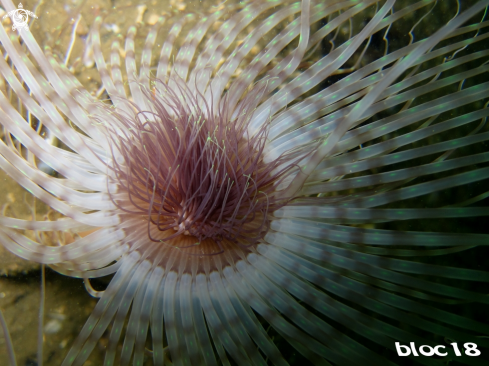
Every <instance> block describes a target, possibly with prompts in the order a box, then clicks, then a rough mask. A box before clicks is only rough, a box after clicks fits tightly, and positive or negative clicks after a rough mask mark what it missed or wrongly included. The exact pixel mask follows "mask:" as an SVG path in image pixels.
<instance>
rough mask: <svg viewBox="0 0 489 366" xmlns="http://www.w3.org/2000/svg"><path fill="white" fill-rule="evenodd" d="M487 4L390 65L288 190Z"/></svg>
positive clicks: (450, 24)
mask: <svg viewBox="0 0 489 366" xmlns="http://www.w3.org/2000/svg"><path fill="white" fill-rule="evenodd" d="M486 6H487V3H486V2H484V1H482V2H479V3H477V4H476V5H474V6H473V7H471V8H470V9H468V10H466V11H465V12H464V13H462V14H461V15H459V16H457V17H455V18H454V19H452V21H450V22H449V23H448V24H446V25H445V26H443V27H442V28H441V29H440V30H438V31H437V32H436V33H435V34H433V35H432V36H431V37H429V38H427V39H426V41H425V42H422V43H421V44H420V45H419V46H418V47H416V48H415V49H414V50H413V51H412V52H411V53H410V54H409V55H408V56H407V57H405V58H404V59H403V60H401V61H400V62H399V63H398V64H396V65H394V66H393V67H392V68H391V69H389V71H388V73H387V74H386V76H385V77H383V78H382V79H381V81H379V83H378V84H376V85H375V86H374V87H373V88H372V90H371V91H370V92H369V93H368V94H367V95H366V96H365V97H364V98H362V100H361V101H360V102H359V103H358V104H356V105H355V108H353V109H352V110H351V112H350V113H348V115H347V116H345V117H344V118H342V120H341V124H339V126H338V127H336V128H335V130H334V131H333V132H332V133H331V134H330V135H329V136H328V138H327V139H326V141H324V143H323V144H322V146H321V147H320V148H318V149H317V151H316V152H314V154H313V155H312V157H311V159H310V161H309V163H308V165H307V167H305V168H304V169H302V171H301V173H300V174H299V175H298V176H297V179H296V180H295V181H294V182H293V183H292V184H290V186H289V187H288V188H287V193H289V194H290V193H291V192H297V190H298V189H300V186H301V185H302V184H303V183H304V181H305V180H306V179H307V177H308V176H309V175H310V174H311V173H312V171H313V170H314V169H315V168H316V166H317V165H318V164H319V163H320V162H321V160H323V159H324V157H326V156H327V155H329V154H330V153H331V151H332V150H333V149H334V147H335V145H336V143H337V142H338V141H339V140H340V138H341V137H342V136H343V135H344V134H345V132H346V131H348V129H350V128H352V127H353V126H355V125H356V124H357V123H358V121H359V120H360V119H361V116H362V115H363V113H364V112H365V110H366V109H367V108H369V107H370V106H371V105H372V104H373V103H374V102H375V101H376V100H377V98H378V97H379V96H380V94H381V93H382V92H383V91H384V90H385V89H386V88H387V87H388V86H389V85H391V84H392V82H393V81H394V80H395V79H396V78H397V77H399V76H400V75H401V74H402V73H403V72H404V71H405V70H406V69H408V68H409V67H411V66H412V65H413V64H414V63H415V61H416V60H417V59H418V58H419V57H420V56H422V55H423V54H425V53H426V52H427V51H429V50H431V49H432V48H433V47H434V46H435V45H436V44H438V43H439V42H440V41H441V40H443V39H444V38H445V37H446V36H447V34H450V33H451V32H453V31H454V30H456V29H457V28H458V27H460V26H461V25H462V24H463V23H465V22H466V21H467V20H469V19H470V18H472V17H473V16H474V15H475V14H477V13H478V12H479V11H481V10H482V9H484V8H485V7H486ZM379 13H380V12H379ZM377 15H378V14H377Z"/></svg>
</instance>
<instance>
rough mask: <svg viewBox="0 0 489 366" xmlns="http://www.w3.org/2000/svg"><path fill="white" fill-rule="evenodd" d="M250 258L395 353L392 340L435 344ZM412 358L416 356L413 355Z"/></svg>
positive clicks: (294, 290) (325, 311) (332, 315)
mask: <svg viewBox="0 0 489 366" xmlns="http://www.w3.org/2000/svg"><path fill="white" fill-rule="evenodd" d="M248 259H249V261H250V263H251V264H252V265H253V266H254V267H255V268H256V269H257V270H259V271H261V272H262V273H263V274H264V275H266V276H267V277H268V278H270V280H272V281H274V282H275V283H276V284H277V285H280V286H282V288H284V289H286V290H287V291H288V292H290V293H291V294H292V295H294V296H295V297H297V298H298V299H300V300H301V301H303V302H304V303H307V304H308V305H310V306H312V307H314V308H315V309H316V310H318V311H319V312H321V313H322V314H324V315H325V316H327V317H328V318H330V319H332V320H334V321H336V322H339V323H341V324H343V325H345V326H347V327H348V328H349V329H351V330H353V331H355V332H356V333H358V334H359V335H362V336H364V337H366V338H368V339H371V340H374V341H375V342H376V343H378V344H380V345H382V346H384V347H387V348H389V349H392V350H393V349H394V348H395V347H394V344H393V342H392V339H396V340H399V341H403V342H413V341H414V342H416V343H422V344H431V345H435V343H434V342H432V341H429V340H426V339H423V338H421V337H419V336H417V335H416V334H413V333H410V332H408V331H405V330H403V329H400V328H397V327H395V326H392V325H390V324H388V323H386V322H384V321H381V320H379V319H376V318H375V317H372V316H369V315H366V314H363V313H362V312H360V311H358V310H356V309H354V308H352V307H350V306H348V305H346V304H343V303H341V302H339V301H337V300H335V299H334V298H333V297H331V296H329V295H328V294H327V293H324V292H322V291H318V290H317V289H316V288H314V287H313V286H311V284H310V283H309V282H305V281H304V280H301V279H299V278H297V277H296V276H294V275H293V273H291V272H289V271H287V270H284V269H283V268H281V267H279V266H277V265H276V264H275V263H273V262H272V261H269V260H267V259H266V258H264V257H262V256H257V255H250V256H248ZM410 357H413V356H412V355H411V356H410ZM415 360H417V359H415ZM422 361H425V362H423V363H424V364H427V365H433V364H438V363H437V362H434V361H432V360H429V359H424V360H422Z"/></svg>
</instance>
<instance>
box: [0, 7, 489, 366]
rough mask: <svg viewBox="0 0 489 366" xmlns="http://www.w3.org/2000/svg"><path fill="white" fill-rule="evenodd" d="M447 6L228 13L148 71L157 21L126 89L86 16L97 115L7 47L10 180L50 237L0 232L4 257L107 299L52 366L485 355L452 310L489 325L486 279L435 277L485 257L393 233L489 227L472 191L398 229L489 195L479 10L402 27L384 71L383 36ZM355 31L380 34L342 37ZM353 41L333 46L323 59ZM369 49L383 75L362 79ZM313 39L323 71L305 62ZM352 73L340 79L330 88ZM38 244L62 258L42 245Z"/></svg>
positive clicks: (451, 237) (8, 223) (477, 242)
mask: <svg viewBox="0 0 489 366" xmlns="http://www.w3.org/2000/svg"><path fill="white" fill-rule="evenodd" d="M2 4H3V6H4V8H5V9H6V10H7V11H10V10H13V9H15V6H14V5H13V4H12V2H10V1H8V0H2ZM454 4H457V5H458V6H459V7H460V6H461V4H460V3H459V2H454ZM462 5H463V4H462ZM437 6H441V5H440V4H437V3H436V2H435V1H420V2H412V3H411V4H410V5H408V6H404V7H399V6H398V5H397V4H396V1H394V0H387V1H382V2H379V1H375V0H369V1H362V2H358V1H353V0H352V1H327V2H324V1H309V0H303V1H302V2H300V3H293V2H290V1H280V0H275V1H252V2H250V3H247V4H244V5H242V6H241V5H226V7H225V9H224V10H218V11H214V12H211V13H210V14H209V15H208V16H207V17H203V18H201V19H199V20H196V18H197V17H195V16H193V15H187V16H184V17H182V18H181V19H180V20H176V21H175V22H174V23H173V24H172V25H171V28H170V31H169V32H168V34H167V35H166V36H165V42H164V43H163V46H162V47H161V53H160V54H159V55H156V56H155V55H154V49H155V48H156V47H155V39H156V38H157V35H158V34H159V32H160V29H161V28H162V26H163V24H164V23H165V22H167V21H170V19H167V16H162V17H161V18H160V19H159V21H158V22H157V23H156V24H155V25H154V26H153V27H152V28H151V30H150V31H149V33H148V34H147V37H146V41H145V44H144V49H143V51H142V54H141V62H140V66H139V67H137V63H136V50H135V37H136V33H137V29H136V27H130V28H129V30H128V33H127V37H126V41H125V69H126V73H127V75H128V80H129V83H128V88H126V87H125V85H124V82H125V81H124V79H123V77H122V75H123V74H122V72H121V68H122V66H121V56H120V53H119V48H120V45H119V41H118V40H115V41H114V42H113V45H112V50H111V53H110V65H109V66H107V64H106V61H105V56H104V55H103V52H102V46H101V37H100V26H101V24H102V22H103V19H102V18H101V17H98V18H97V19H95V21H94V24H93V26H92V29H91V31H90V37H91V46H92V47H93V54H94V59H95V63H96V67H97V69H98V72H99V73H100V77H101V80H102V83H103V87H104V88H105V90H106V92H107V95H108V97H109V100H108V101H101V100H98V99H97V98H96V97H94V96H93V95H91V94H90V93H89V92H87V90H85V89H84V88H83V86H82V85H81V84H80V82H79V81H78V80H77V79H76V77H74V76H73V75H72V74H71V73H70V72H69V71H68V69H67V68H66V67H65V65H63V64H62V63H60V62H59V61H58V60H57V59H56V57H54V56H53V53H52V51H51V50H50V49H49V47H45V49H44V50H41V47H40V46H39V45H38V44H37V43H36V41H35V39H34V37H33V36H32V34H31V33H29V32H21V34H20V37H19V36H17V35H16V34H14V33H8V32H7V31H6V30H5V29H4V28H3V27H1V28H0V42H1V45H2V54H3V55H2V56H3V57H0V72H1V73H2V75H3V77H4V78H5V80H6V82H7V83H8V88H9V90H10V92H11V93H13V94H15V95H16V96H17V98H18V100H19V101H20V103H19V104H20V105H22V108H18V107H17V106H15V105H12V104H11V102H10V100H11V99H9V97H8V96H7V95H5V93H3V92H2V93H1V94H0V123H1V124H2V125H3V128H4V131H5V134H4V139H3V141H2V143H0V167H1V168H2V169H3V170H4V171H5V172H6V173H7V174H8V175H9V176H10V177H12V178H13V179H14V180H16V181H17V182H18V183H19V184H20V185H21V186H22V187H24V188H25V189H26V190H27V191H28V192H30V193H31V194H32V195H33V196H35V197H36V198H37V199H38V200H40V201H43V202H44V203H46V204H47V205H48V206H49V207H51V209H52V210H53V211H56V212H58V213H59V214H60V215H62V216H63V218H60V219H57V220H51V221H47V220H46V221H35V220H31V221H27V220H19V219H16V218H12V217H6V216H0V224H1V226H0V242H1V244H2V245H3V246H5V247H6V248H7V249H8V250H10V251H11V252H13V253H15V254H16V255H18V256H20V257H22V258H25V259H28V260H33V261H37V262H40V263H43V264H47V265H49V266H50V267H51V268H53V269H54V270H56V271H58V272H59V273H62V274H65V275H68V276H73V277H79V278H83V279H85V281H86V284H87V288H88V289H89V290H90V291H91V293H92V294H93V295H95V296H99V297H100V300H99V302H98V303H97V305H96V307H95V309H94V310H93V313H92V315H91V316H90V318H89V319H88V321H87V322H86V325H85V326H84V327H83V329H82V330H81V332H80V334H79V336H78V338H77V339H76V341H75V343H74V344H73V346H72V348H71V349H70V351H69V352H68V354H67V356H66V359H65V361H64V363H63V366H68V365H83V364H84V362H85V361H86V360H87V359H88V357H89V355H90V353H91V351H92V350H93V348H94V347H95V345H96V343H97V341H98V340H99V339H100V337H101V336H102V335H103V333H104V332H106V331H107V329H110V336H109V343H108V346H107V351H106V356H105V357H106V358H105V365H113V364H114V363H116V364H120V365H129V364H130V363H131V362H132V363H133V364H134V365H141V364H143V362H144V359H145V357H146V356H145V348H146V347H150V348H151V349H152V356H151V357H152V359H153V364H154V365H164V364H173V365H218V364H221V363H222V364H224V365H230V364H234V363H236V364H239V365H265V364H274V365H287V364H289V361H290V362H292V359H291V357H287V356H285V355H284V354H282V353H281V352H283V348H282V347H281V348H280V349H279V347H278V346H277V344H276V342H275V341H274V338H275V339H277V340H278V341H277V343H278V342H282V343H284V342H287V343H288V344H290V345H292V347H293V348H294V349H295V350H296V351H297V353H298V355H295V356H294V357H296V358H297V357H298V359H299V360H304V359H305V360H308V361H309V362H310V363H312V364H314V365H329V364H331V363H332V364H338V365H357V364H359V365H367V364H368V365H370V364H374V365H389V364H394V363H393V362H392V358H391V357H390V356H389V355H391V356H392V355H393V352H394V351H395V347H394V342H395V341H399V342H403V343H409V342H416V343H417V344H426V345H432V346H434V345H436V344H437V342H438V343H439V342H440V339H441V340H443V339H444V338H445V339H449V340H455V341H460V342H462V341H467V342H473V343H476V344H477V345H478V347H487V346H488V343H489V341H488V339H487V337H484V335H487V334H489V327H488V326H487V324H484V323H482V322H479V321H477V320H476V319H472V318H470V317H468V316H462V315H458V314H456V313H455V310H451V309H450V307H453V309H457V306H460V305H463V304H466V303H473V304H483V305H487V303H488V297H487V295H485V294H484V293H483V292H481V291H477V288H476V287H474V286H471V283H475V282H478V283H487V282H488V281H489V272H486V271H483V270H480V269H478V270H476V269H471V268H459V267H456V266H455V267H453V266H450V265H447V264H446V263H445V262H443V258H446V257H447V258H449V259H450V258H451V259H453V255H457V256H463V254H464V253H465V252H466V251H470V250H472V251H473V250H477V248H478V247H484V246H486V245H487V244H488V243H489V235H487V234H484V233H463V232H457V230H456V229H455V228H449V229H453V230H451V231H450V230H449V231H446V230H445V231H440V232H432V231H422V230H417V231H416V230H413V231H409V230H401V229H395V228H396V225H399V226H397V227H405V226H402V224H403V223H404V222H419V221H420V220H428V219H435V220H434V221H436V220H450V219H453V218H459V219H463V218H470V217H483V216H487V215H488V214H489V208H487V207H483V206H482V205H481V204H480V203H483V201H484V200H485V199H486V197H487V195H488V194H487V192H486V191H484V190H482V191H480V192H478V193H474V194H473V195H472V196H471V197H467V198H465V199H462V200H457V197H455V200H454V201H453V202H451V203H449V204H447V203H443V204H442V205H441V206H442V207H416V205H414V207H409V204H411V203H413V202H414V201H413V199H416V198H418V197H424V196H429V195H433V194H436V193H437V192H454V190H455V189H457V188H458V187H463V186H464V185H473V184H475V183H477V182H487V179H488V178H489V166H488V164H487V162H488V161H489V153H488V152H487V151H482V152H481V151H480V146H484V145H483V144H484V143H485V144H487V141H488V140H489V132H488V130H487V126H486V119H487V116H488V114H489V109H488V108H487V100H488V97H489V83H488V82H489V80H487V79H488V78H487V75H488V69H489V65H487V61H488V59H489V58H488V56H489V49H488V48H487V44H488V43H487V37H488V35H489V33H488V32H487V29H486V28H487V26H488V25H489V22H488V21H487V20H486V15H485V12H486V11H487V7H488V6H489V1H485V0H484V1H475V2H473V3H471V6H469V7H466V8H464V9H458V10H456V11H454V14H453V17H452V18H450V19H447V20H446V22H445V24H443V25H441V26H438V28H436V29H435V30H434V31H426V32H428V34H426V35H425V36H424V38H422V39H416V37H415V36H413V34H416V32H417V28H416V27H417V24H415V23H414V24H412V29H411V31H407V32H406V35H409V36H411V37H410V41H408V43H407V44H405V45H403V46H401V47H398V48H397V49H394V50H391V49H389V42H388V41H387V38H388V34H389V32H392V29H395V28H396V27H397V26H398V24H399V23H402V22H404V21H405V19H408V18H409V17H410V16H411V19H412V17H413V16H417V17H420V22H421V21H422V20H423V18H424V17H428V18H429V16H430V15H431V13H432V12H433V11H434V9H436V7H437ZM372 9H374V10H372ZM459 10H460V11H459ZM369 11H370V13H372V11H373V15H372V17H371V18H370V20H368V21H367V22H365V24H363V25H362V26H358V25H355V26H352V22H351V20H352V19H357V18H358V16H359V15H362V14H367V13H368V12H369ZM370 13H369V14H370ZM420 14H421V16H420ZM290 17H292V18H294V20H293V21H290V22H288V21H287V20H288V19H289V18H290ZM218 21H219V22H222V25H221V27H220V28H219V29H218V30H217V31H215V32H212V31H211V30H210V29H211V25H212V24H215V23H216V22H218ZM191 22H195V25H194V26H193V28H192V30H190V31H189V32H188V34H187V36H186V38H185V39H184V41H183V43H182V44H181V46H180V48H179V49H178V51H175V54H173V53H172V52H173V48H174V47H173V46H174V45H175V44H176V43H175V42H176V41H175V40H176V39H177V38H179V37H180V33H181V32H182V29H183V27H184V24H186V23H191ZM406 22H407V21H406ZM250 24H253V26H254V28H253V30H252V31H251V32H249V33H248V34H246V29H247V27H248V26H249V25H250ZM348 24H349V25H350V28H349V30H350V34H349V35H348V36H347V39H346V40H344V41H342V42H341V43H340V44H338V45H335V43H334V41H335V39H340V38H341V31H342V29H344V27H345V25H347V32H348ZM433 26H434V27H436V24H434V25H433ZM421 33H422V34H424V33H423V32H421ZM243 34H246V36H245V37H244V38H243V39H240V38H239V37H240V36H241V35H243ZM379 34H381V35H383V39H384V41H385V45H384V49H383V52H382V53H383V54H381V55H378V56H371V59H370V60H369V62H365V63H364V64H362V60H365V58H364V50H366V49H369V45H370V42H371V41H372V40H373V39H374V38H375V37H378V35H379ZM265 36H270V37H271V40H270V41H269V42H268V43H267V44H266V45H264V44H263V39H264V37H265ZM406 39H407V38H406ZM325 40H329V41H330V43H331V45H333V46H332V47H331V49H330V51H329V52H326V54H325V55H324V56H321V57H320V58H317V59H316V58H314V57H312V58H311V57H310V55H311V54H312V53H313V51H314V50H315V49H316V48H317V47H320V48H321V47H324V44H326V43H327V42H326V41H325ZM256 47H258V48H259V51H258V52H257V54H256V55H253V54H252V53H251V52H252V51H251V50H252V49H253V48H255V49H256ZM281 53H285V55H283V56H282V55H281ZM279 55H280V57H279ZM7 57H8V60H9V62H10V63H11V65H13V66H14V69H13V68H12V67H11V65H10V64H8V63H7V62H6V59H7ZM223 58H224V61H221V59H223ZM153 59H156V62H154V63H152V61H151V60H153ZM248 59H249V60H251V61H250V62H248V61H247V60H248ZM353 59H357V60H358V62H356V64H355V65H354V66H353V67H352V69H351V70H350V71H349V72H348V73H346V74H345V75H344V77H343V78H339V79H337V80H336V81H335V82H333V83H332V84H331V85H325V84H327V83H326V81H328V80H332V79H331V78H332V77H333V76H334V75H338V74H340V73H341V72H342V71H341V70H344V68H346V66H345V65H347V64H348V62H351V60H353ZM308 60H309V61H308ZM306 61H308V62H306ZM304 64H308V66H304ZM240 65H241V66H242V70H241V71H240V72H238V71H237V70H238V67H239V66H240ZM304 68H305V69H304ZM342 68H343V69H342ZM152 70H156V75H152V74H151V71H152ZM14 71H15V72H14ZM126 89H127V90H126ZM127 91H129V93H127ZM32 118H35V119H37V120H38V121H39V122H40V123H42V125H43V126H44V128H45V130H47V131H49V134H50V135H52V136H54V137H55V138H56V139H57V140H58V141H59V142H60V143H59V145H58V146H55V145H53V144H50V143H49V141H47V140H46V139H45V138H43V136H41V135H40V134H39V133H38V132H39V131H36V129H35V128H33V126H32V124H30V123H29V121H31V120H32ZM68 121H69V122H68ZM448 132H450V134H449V133H448ZM454 136H455V137H454ZM474 146H475V147H477V148H474V149H469V148H471V147H474ZM486 146H487V145H486ZM467 147H469V148H467ZM461 152H463V153H461ZM420 161H422V162H423V163H419V162H420ZM41 162H42V163H43V164H44V165H45V166H48V167H49V168H50V169H51V170H52V171H51V172H50V174H48V173H47V172H45V171H44V170H43V169H40V168H39V167H38V166H39V165H40V163H41ZM409 162H414V163H412V164H409ZM53 172H54V173H53ZM452 198H453V197H452ZM409 220H411V221H409ZM416 220H417V221H416ZM389 225H391V226H389ZM94 229H96V230H94ZM28 230H32V231H34V232H37V233H50V232H62V233H71V234H73V235H74V237H75V239H76V240H74V241H73V242H72V243H69V244H66V243H63V242H60V243H50V242H47V241H43V240H37V241H36V240H32V239H31V238H30V237H28V236H26V235H24V234H25V231H28ZM86 231H91V233H90V234H88V235H86V236H82V235H76V234H77V233H82V232H86ZM44 237H45V236H42V235H38V238H44ZM450 255H452V256H450ZM426 258H429V259H432V258H435V259H434V262H431V263H430V262H429V261H427V260H426ZM438 258H442V260H441V261H438V262H436V259H438ZM449 259H448V261H449ZM110 274H114V276H113V278H112V280H111V282H110V284H109V285H108V287H107V289H106V290H105V291H103V292H100V293H99V292H96V291H94V290H93V289H91V287H90V283H89V279H91V278H97V277H103V276H107V275H110ZM461 283H463V284H464V285H460V284H461ZM467 284H468V285H467ZM125 322H127V326H124V325H125ZM271 334H273V336H272V335H271ZM122 336H123V344H122V349H121V351H120V352H118V345H119V343H120V342H121V337H122ZM148 344H151V346H149V345H148ZM379 350H383V351H379ZM377 351H379V352H377ZM380 352H384V353H385V352H387V355H388V356H387V357H384V355H381V354H379V353H380ZM389 352H390V353H389ZM447 352H448V353H449V355H448V356H447V358H453V359H457V360H458V361H460V362H462V363H467V364H477V362H481V361H479V360H477V359H475V358H473V359H470V358H467V357H460V358H456V356H455V355H454V353H453V350H450V349H449V348H448V349H447ZM414 359H415V360H416V361H417V362H420V363H423V364H430V365H432V364H441V361H439V360H436V359H432V358H419V357H418V358H414ZM445 360H446V359H445ZM297 362H299V361H297Z"/></svg>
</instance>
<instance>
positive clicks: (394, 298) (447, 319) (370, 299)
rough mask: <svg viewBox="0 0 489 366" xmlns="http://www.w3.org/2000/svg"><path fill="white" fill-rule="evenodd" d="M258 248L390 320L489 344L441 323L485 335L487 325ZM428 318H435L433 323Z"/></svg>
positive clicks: (291, 256)
mask: <svg viewBox="0 0 489 366" xmlns="http://www.w3.org/2000/svg"><path fill="white" fill-rule="evenodd" d="M258 251H259V252H260V253H261V254H262V255H264V256H265V257H266V258H268V259H269V260H271V261H273V262H275V263H276V264H278V265H280V266H281V267H283V268H285V269H286V270H289V271H293V272H294V273H295V274H296V275H297V276H299V277H302V278H304V279H305V280H307V281H309V282H312V283H314V284H316V285H318V286H320V287H321V288H323V289H325V290H327V291H329V292H331V293H333V294H335V295H337V296H339V297H341V298H343V299H345V300H348V301H352V302H354V303H357V304H361V305H362V307H364V308H366V309H370V310H372V311H374V312H376V313H378V314H382V315H384V316H386V317H389V318H392V319H403V321H405V322H412V323H411V324H412V325H413V326H415V327H416V328H419V329H425V330H427V331H429V332H430V333H434V334H439V335H441V336H443V337H447V336H448V337H453V338H454V339H467V340H469V339H470V340H471V341H473V342H479V343H480V344H481V345H486V344H489V343H488V342H487V341H485V340H484V341H482V342H480V340H481V338H479V337H475V336H473V335H471V334H468V333H463V332H461V331H459V330H455V329H453V328H449V327H447V326H445V325H442V324H446V325H454V326H456V327H460V328H465V329H466V330H468V331H473V330H475V329H477V330H478V332H482V333H484V334H487V332H488V331H489V327H487V326H486V325H483V324H481V323H478V322H476V321H473V320H471V319H467V318H463V317H461V316H458V315H454V314H451V313H448V312H446V311H443V310H439V309H436V308H434V307H431V306H428V305H423V304H421V303H419V302H416V301H413V300H410V299H408V298H404V297H401V296H398V295H395V294H393V293H391V292H387V291H384V290H381V289H378V288H374V287H372V286H369V285H367V284H365V283H361V282H359V281H356V280H353V279H351V278H349V277H345V276H343V275H341V274H340V273H338V272H336V271H334V270H333V269H328V268H326V267H323V266H319V265H317V264H315V263H314V262H312V261H309V260H307V259H305V258H302V257H300V256H297V255H295V254H292V253H290V252H288V251H283V250H278V249H275V248H273V247H271V246H265V245H262V246H259V248H258ZM412 313H417V314H419V315H422V316H423V317H424V318H425V319H423V321H419V318H417V317H416V316H414V315H413V314H412ZM415 319H418V320H415ZM428 319H432V320H433V321H437V323H434V322H433V321H431V320H428ZM438 322H439V323H438Z"/></svg>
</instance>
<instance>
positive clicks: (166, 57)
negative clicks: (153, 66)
mask: <svg viewBox="0 0 489 366" xmlns="http://www.w3.org/2000/svg"><path fill="white" fill-rule="evenodd" d="M194 18H195V15H193V14H187V15H186V16H184V17H182V18H180V19H179V20H178V21H177V22H176V23H175V24H174V25H173V26H172V28H171V29H170V32H169V33H168V35H167V36H166V37H165V43H164V44H163V46H162V47H161V52H160V59H159V62H158V68H157V71H156V78H157V79H159V80H164V81H166V79H167V77H168V64H169V61H170V56H171V54H172V51H173V44H174V43H175V40H176V39H177V37H178V35H179V34H180V32H181V31H182V28H183V26H184V25H185V24H186V23H188V22H190V21H192V20H193V19H194Z"/></svg>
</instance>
